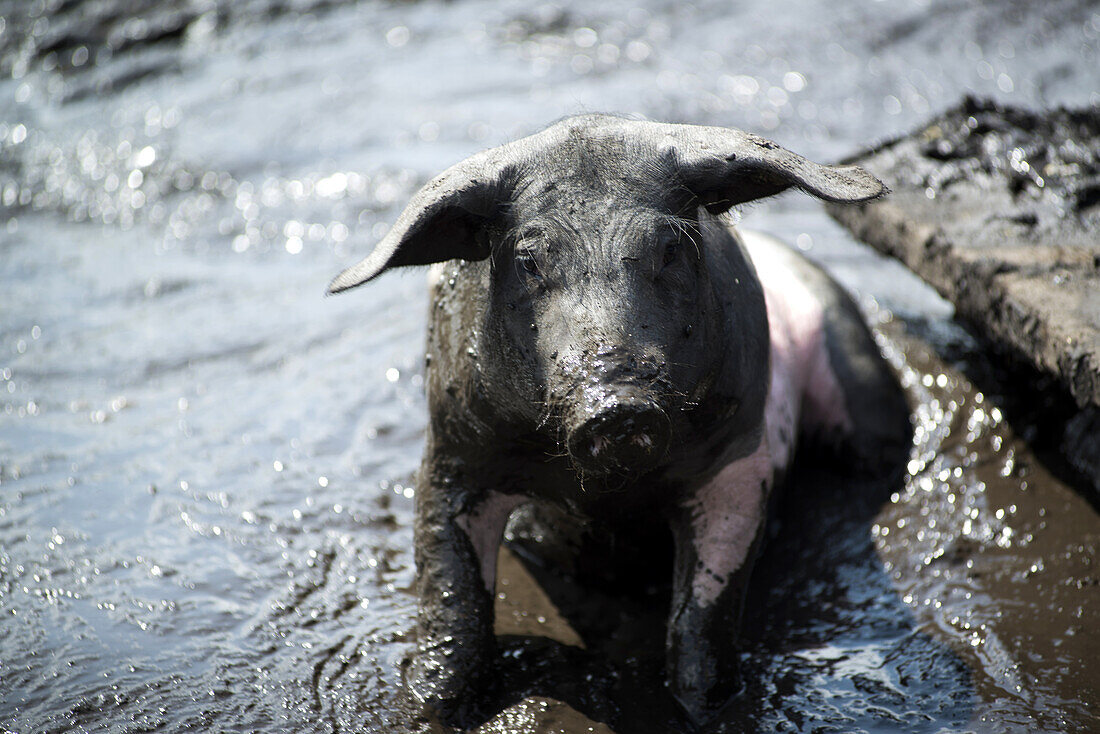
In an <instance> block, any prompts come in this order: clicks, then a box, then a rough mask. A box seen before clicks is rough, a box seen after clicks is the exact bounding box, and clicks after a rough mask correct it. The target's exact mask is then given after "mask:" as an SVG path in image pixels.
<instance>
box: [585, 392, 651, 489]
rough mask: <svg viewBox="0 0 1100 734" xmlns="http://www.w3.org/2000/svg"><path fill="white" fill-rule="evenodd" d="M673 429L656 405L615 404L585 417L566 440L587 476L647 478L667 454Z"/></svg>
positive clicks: (636, 402)
mask: <svg viewBox="0 0 1100 734" xmlns="http://www.w3.org/2000/svg"><path fill="white" fill-rule="evenodd" d="M670 433H671V425H670V421H669V418H668V415H667V414H666V413H665V411H663V410H662V409H661V408H660V407H659V406H657V405H656V404H654V403H652V402H650V401H648V400H641V399H633V400H621V401H612V402H610V404H604V405H602V406H601V407H600V408H599V409H598V410H596V411H593V412H592V413H591V414H590V415H588V416H585V417H584V419H583V420H582V421H581V422H580V424H579V425H577V426H576V427H574V428H573V429H572V430H570V431H569V432H568V434H567V436H566V449H567V450H568V452H569V458H570V459H571V460H572V462H573V465H574V466H575V467H576V468H577V469H578V470H579V471H580V472H581V473H582V474H584V475H586V476H594V477H606V476H610V475H614V474H629V475H637V474H644V473H645V472H647V471H650V470H651V469H653V468H655V467H656V466H657V465H658V464H659V463H660V462H661V460H662V459H663V458H664V457H665V454H666V453H667V452H668V444H669V436H670Z"/></svg>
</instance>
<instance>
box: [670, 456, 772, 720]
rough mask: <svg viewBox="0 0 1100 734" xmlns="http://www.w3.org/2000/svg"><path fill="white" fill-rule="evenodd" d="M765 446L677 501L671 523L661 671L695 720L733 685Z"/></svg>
mask: <svg viewBox="0 0 1100 734" xmlns="http://www.w3.org/2000/svg"><path fill="white" fill-rule="evenodd" d="M765 444H766V442H765V441H762V443H761V447H760V448H759V449H757V451H756V452H755V453H754V454H752V455H751V456H748V457H746V458H744V459H740V460H738V461H735V462H734V463H732V464H730V465H729V466H727V467H726V468H725V469H723V470H722V471H721V472H720V473H719V474H718V476H716V477H715V478H714V479H713V480H711V481H710V483H708V484H707V485H706V486H704V487H703V488H701V489H700V490H699V491H698V492H697V493H696V494H695V495H694V496H693V497H691V498H690V499H689V500H688V501H686V502H685V503H684V504H683V505H681V507H680V508H679V510H680V512H679V513H678V514H677V516H676V517H675V518H674V519H673V522H672V529H673V535H674V537H675V542H676V567H675V576H674V579H673V595H672V611H671V614H670V617H669V625H668V640H667V654H668V662H667V665H668V676H669V683H670V685H671V686H672V691H673V694H674V695H675V696H676V698H677V699H678V700H679V701H680V704H681V705H682V706H683V707H684V709H685V710H686V711H687V713H688V714H689V715H690V716H691V718H692V719H693V720H694V721H695V722H696V723H697V724H703V723H705V722H707V721H708V720H709V719H710V718H711V716H713V715H714V714H715V713H716V712H717V711H718V709H720V708H721V707H722V705H723V704H724V703H726V701H727V700H728V699H729V697H730V696H731V695H733V694H734V693H736V692H737V690H738V689H739V688H740V678H739V675H738V645H737V643H738V636H739V634H740V626H741V611H742V607H743V603H744V594H745V589H746V587H747V585H748V580H749V574H750V573H751V571H752V565H753V561H754V560H755V556H756V551H757V548H758V546H759V541H760V537H761V534H762V532H763V527H764V521H765V511H766V508H767V500H768V492H769V489H770V486H771V481H772V466H771V461H770V457H769V455H768V452H767V450H766V448H765Z"/></svg>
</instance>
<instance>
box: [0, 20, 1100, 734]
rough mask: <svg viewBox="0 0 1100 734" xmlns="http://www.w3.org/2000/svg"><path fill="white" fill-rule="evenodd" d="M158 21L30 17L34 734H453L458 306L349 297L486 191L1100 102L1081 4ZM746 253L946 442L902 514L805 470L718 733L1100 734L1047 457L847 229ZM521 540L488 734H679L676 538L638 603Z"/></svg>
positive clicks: (1081, 514)
mask: <svg viewBox="0 0 1100 734" xmlns="http://www.w3.org/2000/svg"><path fill="white" fill-rule="evenodd" d="M162 5H163V4H161V5H158V6H157V7H156V8H153V7H152V5H151V4H149V3H124V2H114V1H112V0H106V1H104V2H79V1H77V0H67V1H60V2H56V1H54V0H37V1H36V2H30V3H21V2H0V728H2V729H5V730H10V731H14V732H20V733H22V732H69V731H97V732H98V731H112V732H138V731H172V732H175V731H248V732H283V731H299V732H348V731H365V732H429V731H440V727H439V726H438V725H437V724H436V723H434V722H432V721H430V720H429V719H427V718H425V717H423V716H422V715H421V714H420V713H419V712H418V710H417V709H416V708H415V707H414V706H411V705H410V702H409V700H408V697H407V695H406V694H405V691H404V687H403V674H404V673H403V671H404V668H405V665H406V663H407V660H408V656H409V655H410V654H411V652H412V651H413V650H414V648H415V632H414V626H415V614H416V609H415V606H416V602H415V598H414V597H413V595H412V592H411V586H412V581H413V573H414V570H413V555H412V533H411V522H412V505H413V502H414V499H415V488H414V487H413V486H411V484H412V475H413V472H414V471H415V468H416V466H417V463H418V461H419V455H420V450H421V448H422V444H423V428H424V420H425V413H426V411H425V406H424V399H423V371H422V366H421V362H422V359H423V349H424V347H423V345H424V325H425V320H426V314H427V304H426V300H425V292H426V288H425V283H424V277H423V274H422V273H417V272H415V271H414V272H413V273H412V274H410V275H409V276H407V277H397V276H395V277H393V278H387V279H385V280H384V281H381V282H378V283H377V284H372V285H371V287H370V289H369V291H368V292H364V293H362V295H360V294H358V293H357V294H356V296H355V297H345V298H339V299H336V298H330V299H326V298H323V297H322V296H321V294H322V292H323V290H324V287H325V285H326V284H327V283H328V281H329V280H330V278H331V277H332V275H333V274H335V273H336V272H338V271H339V270H341V269H342V267H344V266H346V265H347V264H350V263H351V262H353V261H355V260H357V259H358V258H359V257H361V256H362V255H363V254H365V253H366V252H367V251H368V250H369V249H370V247H371V245H372V244H373V243H374V242H375V241H377V239H378V238H379V237H380V236H381V235H382V234H383V233H384V232H385V228H386V227H387V225H388V224H389V223H391V222H392V221H393V220H394V219H395V217H396V215H397V213H398V211H399V209H400V207H401V206H402V205H403V203H404V202H405V201H406V200H407V198H408V196H409V195H410V194H411V193H412V192H413V191H415V189H416V188H417V186H418V185H420V184H421V183H423V182H424V181H426V180H427V179H428V178H429V177H430V176H431V175H433V174H434V173H435V172H437V171H439V170H441V169H442V168H443V167H445V166H446V165H447V164H449V163H453V162H454V161H457V160H460V159H461V158H463V157H465V156H466V155H469V154H470V153H472V152H473V151H475V150H478V149H480V148H484V147H488V146H490V145H494V144H498V143H501V142H504V141H505V140H508V139H511V138H514V137H518V136H519V135H522V134H526V133H530V132H533V131H534V130H536V129H538V128H540V127H542V126H544V125H545V124H546V123H548V122H550V121H552V120H554V119H557V118H559V117H561V116H563V115H566V114H570V113H575V112H580V111H585V110H609V111H621V112H628V113H636V114H642V115H645V116H648V117H651V118H659V119H667V120H677V121H686V122H698V123H705V124H718V125H734V126H738V127H742V128H745V129H750V130H754V131H757V132H761V133H763V134H766V135H768V136H769V137H772V138H774V139H776V140H777V141H779V142H780V143H782V144H783V145H785V146H787V147H789V148H791V149H793V150H797V151H798V152H800V153H803V154H805V155H807V156H809V157H811V158H815V159H819V160H835V159H839V158H842V157H844V156H847V155H851V154H852V153H853V151H856V150H858V149H861V148H865V147H867V146H868V145H871V144H873V143H874V141H876V140H880V139H883V138H887V137H892V136H897V135H901V134H903V133H905V132H907V131H908V130H910V129H912V128H913V127H915V126H916V125H917V124H919V123H921V122H922V121H924V120H926V119H927V118H928V117H929V115H931V114H932V113H933V111H934V110H937V109H943V108H946V107H948V106H950V105H952V104H954V103H955V101H956V100H957V99H959V98H961V97H962V95H963V94H964V93H966V92H970V91H974V92H976V93H979V94H982V95H993V96H995V97H997V98H998V99H999V100H1001V101H1007V102H1016V103H1020V104H1026V105H1030V106H1032V107H1037V106H1039V105H1040V104H1042V105H1052V104H1057V105H1068V106H1077V107H1081V106H1086V105H1095V104H1097V103H1100V96H1098V95H1100V93H1097V92H1096V90H1097V89H1100V73H1098V72H1097V70H1098V69H1100V43H1098V41H1100V14H1097V13H1096V11H1095V8H1094V6H1093V5H1092V4H1091V3H1088V2H1079V1H1077V0H1055V1H1053V2H1050V3H1043V4H1036V3H1023V2H1020V3H1016V2H1009V3H1003V4H997V5H996V6H995V7H986V6H985V5H981V4H973V5H970V4H964V3H954V2H936V1H933V2H927V3H920V4H914V5H911V6H905V7H900V6H893V5H891V6H890V7H882V8H879V7H878V6H879V5H888V4H874V7H872V6H870V5H868V6H863V5H858V4H852V5H844V6H840V7H836V6H835V4H832V3H815V2H809V1H808V0H791V1H790V2H784V3H781V4H780V5H779V6H777V5H776V4H775V3H774V2H772V1H770V0H769V2H749V3H742V4H737V6H736V7H734V6H731V5H730V4H729V3H726V2H715V3H709V2H703V3H698V4H695V5H685V4H682V3H681V4H667V3H662V2H658V1H657V0H638V1H637V2H611V3H606V4H604V3H601V4H600V5H599V6H598V7H595V6H592V5H591V4H582V3H574V2H563V3H559V4H555V5H534V6H532V5H531V4H530V3H526V2H524V3H520V2H487V1H486V2H478V1H477V0H470V1H469V2H463V3H442V2H413V3H392V4H383V3H377V2H360V3H329V2H309V1H308V0H303V1H302V2H266V1H261V0H256V2H248V3H220V2H215V3H205V2H203V3H199V2H195V3H173V4H170V6H169V5H164V6H163V7H162ZM82 49H83V50H82ZM1085 209H1086V210H1088V207H1085ZM743 218H744V220H745V224H746V225H747V226H751V227H753V228H756V229H762V230H767V231H770V232H773V233H774V234H776V235H778V236H780V237H782V238H784V239H787V240H789V241H791V242H793V243H795V245H796V246H798V247H799V248H800V249H801V250H803V251H805V252H806V253H807V254H808V256H810V257H811V258H813V259H815V260H816V261H818V262H820V263H822V264H823V265H824V266H825V267H826V268H827V269H829V270H830V272H832V273H834V274H835V275H836V276H837V277H838V278H839V279H840V280H841V281H842V282H843V283H844V284H845V285H846V286H848V287H849V288H850V289H851V290H852V291H853V292H855V293H856V294H857V295H858V296H859V299H860V301H861V303H863V304H864V305H865V306H866V307H867V309H868V313H870V314H872V316H873V318H874V319H875V321H876V322H877V323H879V326H880V329H881V331H882V335H883V342H882V344H883V346H884V349H885V350H886V351H887V353H888V355H889V358H890V360H891V361H892V363H893V364H894V365H895V366H896V367H897V368H898V369H899V371H900V374H901V376H902V378H903V380H904V382H905V384H906V389H907V391H908V393H909V395H910V398H911V401H912V406H913V411H914V415H915V416H916V428H915V434H914V448H913V453H912V455H911V457H910V461H909V462H908V463H907V465H906V466H905V467H902V471H901V474H900V476H899V478H898V479H897V480H896V481H895V482H892V483H882V482H879V483H875V482H866V481H859V480H857V479H853V478H851V477H846V476H844V474H843V472H842V471H841V470H842V469H843V467H839V468H838V467H835V466H832V467H830V466H827V465H826V466H822V465H819V464H817V463H813V462H805V463H800V464H799V471H798V472H797V474H796V476H795V478H794V481H793V484H792V486H791V487H790V488H789V490H788V491H787V493H786V494H785V495H784V502H783V505H782V506H781V507H780V508H778V512H777V513H776V519H775V522H774V523H773V524H772V530H771V533H770V537H769V542H768V544H767V546H766V548H765V550H764V554H763V556H762V557H761V559H760V562H759V565H758V568H757V573H756V574H755V576H754V582H753V583H754V587H753V598H752V600H751V601H750V603H749V613H748V617H749V620H748V626H747V627H746V637H745V639H746V644H745V647H744V650H743V653H742V666H743V669H744V670H745V672H746V690H745V692H744V693H743V694H742V696H740V697H739V698H737V699H735V700H734V701H733V702H732V703H731V704H730V707H729V708H728V709H727V711H725V712H724V713H723V716H722V718H721V721H720V723H719V724H718V726H717V729H718V730H719V731H731V732H732V731H772V730H780V731H784V730H786V731H837V732H856V731H867V732H879V731H881V732H896V731H899V730H900V731H929V732H939V731H951V732H954V731H975V732H986V731H989V732H1002V731H1010V732H1011V731H1019V732H1025V731H1027V732H1032V731H1051V732H1088V731H1094V730H1097V729H1098V728H1100V726H1098V725H1097V718H1096V710H1095V707H1096V705H1097V700H1098V693H1097V686H1098V681H1100V673H1098V672H1097V670H1096V667H1095V666H1096V662H1095V661H1097V660H1100V650H1097V644H1098V643H1097V633H1096V632H1095V630H1096V629H1097V628H1098V624H1097V619H1096V615H1097V614H1098V611H1097V610H1098V609H1100V603H1098V600H1097V580H1096V579H1097V577H1096V571H1095V569H1094V567H1093V566H1094V560H1093V559H1094V558H1095V555H1096V544H1097V537H1098V532H1100V529H1098V521H1097V515H1096V511H1095V508H1094V507H1093V506H1092V505H1090V503H1089V502H1088V501H1086V499H1083V498H1082V496H1081V495H1080V494H1079V493H1078V492H1077V491H1075V486H1074V485H1073V480H1072V479H1070V478H1069V475H1068V474H1067V473H1065V472H1063V471H1062V468H1061V467H1060V466H1059V465H1058V463H1057V457H1051V456H1048V455H1047V454H1046V453H1045V452H1044V451H1043V450H1041V447H1042V443H1043V442H1042V439H1043V435H1044V434H1045V433H1046V432H1047V431H1048V430H1052V429H1049V428H1048V427H1047V426H1048V425H1049V424H1046V423H1043V422H1041V421H1039V422H1034V421H1029V420H1027V419H1023V418H1018V416H1020V415H1021V413H1020V411H1019V410H1018V409H1017V408H1016V407H1013V406H1014V403H1013V400H1012V397H1013V395H1014V394H1018V392H1019V391H1018V390H1016V389H1015V388H1013V387H1012V385H1011V384H1007V386H1001V387H990V383H989V382H988V380H987V375H988V374H994V373H996V370H989V369H986V368H985V367H983V366H982V365H983V364H984V363H985V361H988V360H990V359H991V357H990V356H989V355H988V354H987V353H986V352H985V351H984V350H983V349H982V348H981V347H979V346H978V344H977V343H976V342H975V341H974V340H972V339H970V337H968V336H967V335H966V333H965V332H964V331H962V330H961V329H960V328H959V327H957V326H956V325H954V323H953V321H952V320H951V319H952V313H953V311H952V308H951V306H950V305H949V304H947V303H946V302H944V301H943V300H941V299H940V298H939V297H938V296H937V295H936V294H935V293H933V292H932V291H930V290H929V289H928V288H927V287H925V286H924V285H923V284H922V283H921V282H920V281H919V280H917V279H916V278H915V277H913V276H912V275H911V274H910V273H909V272H907V271H906V270H905V268H904V267H902V266H900V265H899V264H897V263H895V262H892V261H890V260H887V259H885V258H882V257H880V256H878V255H877V254H875V253H874V252H872V251H871V250H869V249H868V248H866V247H863V246H860V245H858V244H857V243H855V242H853V241H852V240H851V239H850V238H849V236H848V235H847V234H846V233H845V232H844V230H843V229H841V228H840V227H838V226H837V225H836V224H835V223H833V222H832V221H831V220H829V218H828V217H827V216H826V215H825V214H824V213H823V212H822V211H821V210H820V208H819V207H817V206H815V205H814V204H812V203H810V202H809V201H807V200H803V199H799V198H798V197H789V198H782V197H781V198H779V199H777V200H775V201H773V202H770V203H765V204H761V205H759V206H755V207H753V208H752V209H751V210H749V211H747V212H744V213H743ZM888 313H893V314H896V316H895V317H894V318H893V319H890V318H887V316H886V314H888ZM994 362H996V360H995V359H994ZM1025 402H1026V401H1025ZM1055 420H1056V419H1055ZM512 536H513V539H512V540H511V541H510V544H509V548H508V550H507V551H506V553H507V554H508V555H507V556H506V557H505V561H504V562H503V563H502V566H501V576H500V578H499V580H498V588H497V592H498V612H499V614H498V632H499V633H500V635H501V637H500V640H501V647H502V650H503V654H502V657H501V661H500V676H499V677H500V685H499V686H498V688H497V690H496V691H495V694H494V696H493V697H492V698H491V699H490V700H488V701H486V702H484V711H483V717H484V722H483V724H482V725H481V730H482V731H486V732H557V731H568V732H576V731H579V732H585V731H593V732H609V731H614V732H648V731H669V730H673V731H675V730H680V729H682V728H683V725H684V719H683V716H682V714H681V713H680V711H679V710H678V709H677V707H676V706H675V704H674V702H672V701H671V699H670V697H669V696H668V695H667V693H666V691H665V690H664V688H663V685H662V684H661V683H660V681H661V665H662V656H663V653H662V647H663V645H662V640H663V616H664V608H663V607H664V605H665V604H666V602H665V601H664V595H665V594H667V590H666V588H665V585H664V581H663V577H664V575H665V573H666V572H667V570H666V566H665V565H664V564H665V563H667V561H663V560H662V559H663V558H665V556H664V555H663V554H662V553H661V552H660V551H661V549H660V546H659V544H655V545H654V547H653V548H652V550H653V551H655V552H654V553H653V554H652V555H644V556H643V555H639V556H638V557H637V559H636V560H637V562H635V563H625V564H624V563H621V562H620V563H618V564H617V565H615V566H613V567H612V566H609V567H608V568H609V569H611V568H613V569H614V570H615V575H614V577H613V579H612V580H613V581H614V582H615V583H609V582H608V581H607V579H606V574H605V578H604V579H603V580H602V581H601V579H599V578H596V579H593V578H590V577H586V576H585V574H580V575H579V576H578V575H577V574H575V573H573V572H572V571H571V568H572V567H571V566H570V565H569V558H568V554H566V553H564V552H563V554H562V555H560V556H558V557H556V558H557V561H558V563H555V564H547V563H546V558H547V556H550V555H552V554H551V553H550V551H549V548H548V545H549V544H548V543H546V542H545V541H543V542H540V541H539V540H538V537H539V530H538V526H537V524H535V523H534V522H533V521H529V522H527V524H526V525H524V524H523V523H520V522H519V521H517V522H516V524H515V526H514V527H513V532H512ZM543 537H544V538H545V537H546V536H545V534H543ZM555 537H556V536H555ZM565 550H566V551H568V548H566V549H565ZM563 569H564V570H563Z"/></svg>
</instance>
